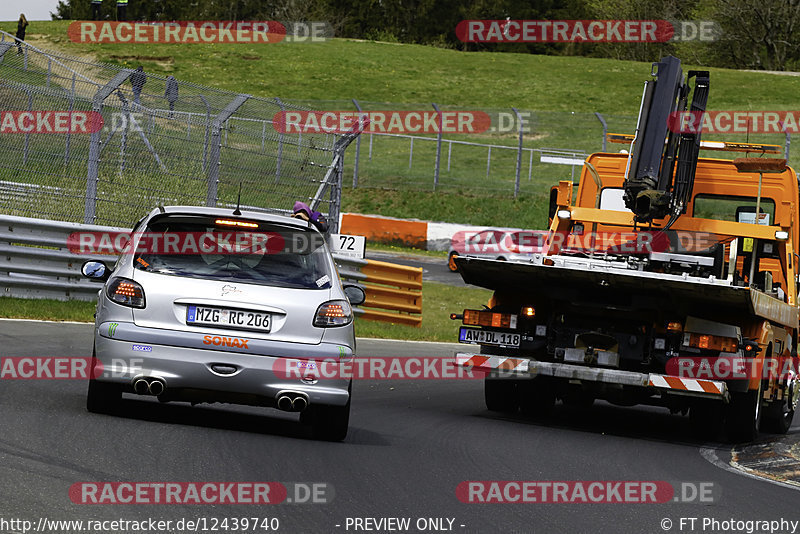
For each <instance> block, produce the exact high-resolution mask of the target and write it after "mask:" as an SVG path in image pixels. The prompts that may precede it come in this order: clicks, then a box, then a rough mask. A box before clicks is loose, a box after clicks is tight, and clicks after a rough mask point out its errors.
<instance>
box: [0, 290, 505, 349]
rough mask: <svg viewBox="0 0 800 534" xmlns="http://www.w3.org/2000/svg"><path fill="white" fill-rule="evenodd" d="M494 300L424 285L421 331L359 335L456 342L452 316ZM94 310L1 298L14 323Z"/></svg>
mask: <svg viewBox="0 0 800 534" xmlns="http://www.w3.org/2000/svg"><path fill="white" fill-rule="evenodd" d="M490 296H491V292H490V291H488V290H486V289H477V288H469V287H467V288H465V287H456V286H448V285H445V284H437V283H434V282H423V284H422V326H421V327H420V328H415V327H412V326H406V325H400V324H389V323H381V322H376V321H365V320H361V319H356V326H355V327H356V335H357V336H358V337H374V338H382V339H414V340H424V341H454V340H456V334H457V333H458V330H457V326H458V325H457V323H456V322H455V321H452V320H450V313H453V312H460V311H461V310H463V309H464V308H470V307H471V308H474V307H476V306H478V307H480V305H481V304H484V303H486V302H488V301H489V297H490ZM94 310H95V303H94V302H83V301H77V300H71V301H67V302H64V301H59V300H49V299H18V298H10V297H0V316H2V317H7V318H13V319H44V320H50V321H83V322H87V323H91V322H94Z"/></svg>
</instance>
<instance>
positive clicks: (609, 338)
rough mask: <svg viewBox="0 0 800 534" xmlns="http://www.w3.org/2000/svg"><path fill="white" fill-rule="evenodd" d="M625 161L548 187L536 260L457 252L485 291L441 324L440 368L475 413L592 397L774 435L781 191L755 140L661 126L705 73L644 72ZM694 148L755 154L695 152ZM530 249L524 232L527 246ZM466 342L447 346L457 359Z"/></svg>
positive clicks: (785, 285) (676, 68) (794, 316)
mask: <svg viewBox="0 0 800 534" xmlns="http://www.w3.org/2000/svg"><path fill="white" fill-rule="evenodd" d="M653 76H654V78H655V79H654V80H651V81H649V82H647V84H646V86H645V91H644V96H643V99H642V108H641V110H640V114H639V122H638V125H637V130H636V133H635V134H634V135H633V136H630V137H628V136H624V135H623V136H615V137H616V139H617V140H620V139H621V140H623V141H626V142H627V141H630V143H631V145H630V150H629V152H628V153H626V152H622V153H618V154H612V153H599V154H593V155H592V156H590V157H589V158H587V160H586V162H585V164H584V167H583V169H582V172H581V176H580V183H579V185H578V186H577V191H575V189H574V187H573V184H572V182H569V181H562V182H560V183H559V184H558V186H556V187H554V188H553V190H552V191H551V205H550V216H551V223H550V228H549V231H548V233H547V240H546V244H545V246H544V248H543V250H542V252H541V253H540V254H535V255H533V256H532V257H531V258H530V259H529V260H527V261H514V262H503V261H497V260H491V259H482V258H471V257H468V256H461V257H458V258H457V259H456V260H455V261H456V262H457V266H458V272H459V273H460V274H461V276H462V277H463V279H464V280H465V281H466V282H467V283H469V284H473V285H477V286H481V287H485V288H488V289H491V290H493V291H494V294H493V296H492V298H491V300H490V302H489V304H488V306H485V307H484V309H471V310H463V311H461V312H460V313H453V314H451V318H452V319H455V320H460V321H461V322H462V326H461V327H460V330H459V341H460V342H462V343H465V344H467V345H471V346H477V347H479V349H480V350H479V351H475V350H471V351H468V350H465V351H463V352H461V351H460V352H458V353H457V354H456V364H457V365H460V366H464V367H468V368H471V369H472V370H473V371H475V372H483V373H485V374H486V377H485V400H486V406H487V408H488V409H489V410H493V411H501V412H516V411H519V410H521V411H523V412H526V413H530V414H533V415H546V414H548V413H549V412H550V411H551V409H552V407H553V406H554V404H555V403H556V401H557V400H560V401H562V402H563V403H565V404H568V405H572V406H575V407H577V408H578V409H587V408H588V407H589V406H590V405H591V404H592V403H593V402H594V401H595V400H596V399H602V400H606V401H608V402H611V403H614V404H618V405H623V406H633V405H637V404H642V405H654V406H662V407H665V408H667V409H669V410H670V411H671V412H672V413H680V414H683V415H686V414H688V415H689V419H690V425H691V427H692V428H693V429H694V430H695V431H696V432H697V433H698V435H700V436H702V437H707V438H710V437H715V436H716V435H717V434H718V433H721V432H723V431H724V432H725V434H726V435H727V437H728V438H729V439H730V440H731V441H735V442H741V441H751V440H753V439H755V438H756V436H757V435H758V432H759V431H765V432H774V433H785V432H787V430H788V429H789V426H790V425H791V423H792V419H793V417H794V412H795V410H796V409H797V405H798V398H800V379H798V373H797V370H798V354H797V345H796V340H797V339H798V303H797V297H798V295H797V293H798V266H797V261H800V256H798V253H797V252H796V251H797V250H798V240H799V239H800V232H799V231H798V213H797V204H798V199H799V197H798V181H797V176H796V175H795V172H794V170H792V169H791V168H790V167H787V166H786V162H785V160H779V159H775V158H771V157H761V156H765V154H767V153H770V152H773V153H774V152H776V150H775V149H779V147H774V146H773V145H760V146H757V145H743V144H734V143H718V142H715V143H710V142H704V141H701V139H700V135H701V132H683V131H681V130H680V129H677V130H676V129H675V128H672V127H671V126H670V124H673V125H674V121H671V120H670V117H674V116H675V114H676V113H677V114H680V113H687V112H688V113H702V112H703V111H704V110H705V102H706V99H707V95H708V73H707V72H704V71H690V72H689V75H688V79H689V80H691V79H692V78H694V79H695V87H694V90H693V92H692V94H693V99H692V101H691V104H689V101H688V95H689V93H690V91H691V88H690V87H689V84H688V83H687V82H686V81H685V78H684V76H683V73H682V71H681V69H680V61H678V60H677V59H676V58H672V57H666V58H662V60H661V61H660V62H659V63H656V64H654V70H653ZM704 148H713V149H723V150H724V149H729V150H735V151H748V152H757V153H758V154H757V155H758V156H759V157H746V158H738V159H735V160H728V159H711V158H699V157H698V153H699V150H701V149H704ZM534 237H538V236H534ZM466 348H467V347H466V346H465V349H466Z"/></svg>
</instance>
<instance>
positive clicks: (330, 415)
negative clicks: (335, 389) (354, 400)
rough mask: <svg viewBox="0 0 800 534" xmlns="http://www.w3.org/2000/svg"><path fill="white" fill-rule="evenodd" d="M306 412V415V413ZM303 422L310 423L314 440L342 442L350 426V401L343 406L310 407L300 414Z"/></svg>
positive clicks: (321, 405)
mask: <svg viewBox="0 0 800 534" xmlns="http://www.w3.org/2000/svg"><path fill="white" fill-rule="evenodd" d="M306 412H308V413H306ZM302 419H303V422H310V423H311V427H312V434H313V436H314V439H319V440H324V441H342V440H343V439H344V438H345V437H347V429H348V427H349V426H350V401H349V400H348V401H347V404H345V405H344V406H328V405H323V404H320V405H315V406H314V405H312V406H309V407H308V408H307V409H306V411H305V412H303V414H302Z"/></svg>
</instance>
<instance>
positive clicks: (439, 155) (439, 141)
mask: <svg viewBox="0 0 800 534" xmlns="http://www.w3.org/2000/svg"><path fill="white" fill-rule="evenodd" d="M431 105H432V106H433V109H434V110H436V115H437V116H438V117H439V128H438V129H439V133H438V134H436V163H435V164H434V167H433V190H434V191H436V187H437V186H438V185H439V161H441V159H442V112H441V111H439V106H437V105H436V103H435V102H434V103H432V104H431Z"/></svg>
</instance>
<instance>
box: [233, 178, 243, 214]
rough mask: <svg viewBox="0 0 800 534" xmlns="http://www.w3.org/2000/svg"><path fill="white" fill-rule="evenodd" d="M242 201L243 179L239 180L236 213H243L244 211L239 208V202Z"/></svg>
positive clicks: (234, 211) (234, 212)
mask: <svg viewBox="0 0 800 534" xmlns="http://www.w3.org/2000/svg"><path fill="white" fill-rule="evenodd" d="M241 203H242V181H241V180H239V196H238V197H237V198H236V209H235V210H233V214H234V215H241V214H242V212H241V211H240V210H239V204H241Z"/></svg>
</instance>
